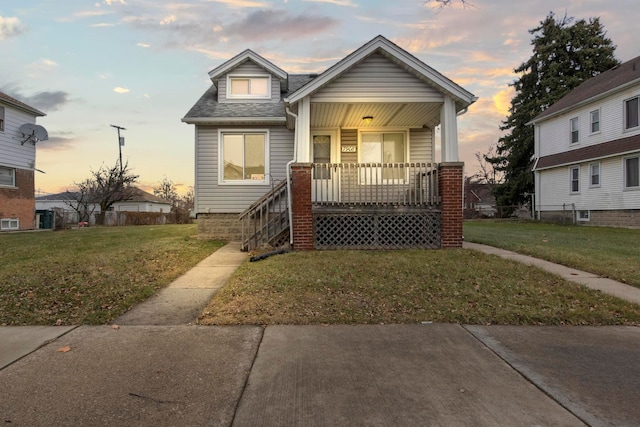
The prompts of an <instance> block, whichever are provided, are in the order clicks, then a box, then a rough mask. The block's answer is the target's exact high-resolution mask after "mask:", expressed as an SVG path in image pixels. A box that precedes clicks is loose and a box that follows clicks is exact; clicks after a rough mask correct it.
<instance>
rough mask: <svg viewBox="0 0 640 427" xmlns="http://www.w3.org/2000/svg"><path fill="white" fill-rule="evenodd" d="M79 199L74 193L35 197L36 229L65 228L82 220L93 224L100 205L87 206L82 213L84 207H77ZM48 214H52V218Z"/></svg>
mask: <svg viewBox="0 0 640 427" xmlns="http://www.w3.org/2000/svg"><path fill="white" fill-rule="evenodd" d="M79 197H80V196H79V193H77V192H74V191H64V192H62V193H57V194H47V195H46V196H38V197H36V228H46V229H48V228H55V224H58V227H67V226H69V225H71V224H73V225H77V224H78V223H79V222H80V221H83V220H84V221H88V222H89V223H90V224H95V215H96V214H99V213H100V205H96V204H88V205H87V206H86V212H84V207H82V206H78V202H77V200H78V199H79ZM78 210H80V213H82V215H80V214H79V212H78ZM50 212H54V214H53V217H52V216H51V214H49V213H50Z"/></svg>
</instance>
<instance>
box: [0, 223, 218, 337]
mask: <svg viewBox="0 0 640 427" xmlns="http://www.w3.org/2000/svg"><path fill="white" fill-rule="evenodd" d="M195 235H196V226H195V225H163V226H135V227H105V228H102V227H97V228H85V229H77V230H67V231H56V232H37V233H15V234H7V235H2V236H0V239H1V241H2V245H0V325H56V324H58V325H72V324H104V323H108V322H109V321H111V320H112V319H114V318H115V317H117V316H119V315H120V314H122V313H124V312H125V311H127V310H128V309H130V308H131V307H133V306H134V305H136V304H138V303H140V302H142V301H144V300H145V299H146V298H148V297H149V296H151V295H152V294H153V293H154V292H155V291H156V290H157V289H159V288H161V287H163V286H166V285H167V284H169V283H170V282H171V281H172V280H173V279H175V278H177V277H178V276H180V275H181V274H183V273H184V272H186V271H187V270H188V269H190V268H191V267H193V266H194V265H195V264H197V263H198V262H199V261H200V260H202V259H203V258H205V257H206V256H208V255H209V254H211V253H212V252H214V251H215V250H216V249H218V248H220V247H221V246H222V244H221V243H220V242H213V241H203V240H198V239H197V238H196V236H195Z"/></svg>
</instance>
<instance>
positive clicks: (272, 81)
mask: <svg viewBox="0 0 640 427" xmlns="http://www.w3.org/2000/svg"><path fill="white" fill-rule="evenodd" d="M258 76H261V77H269V95H268V96H266V97H261V98H247V97H236V98H229V97H228V96H227V94H228V92H227V85H228V80H229V77H258ZM218 102H220V103H234V102H235V103H246V102H258V103H260V102H267V103H268V102H280V79H278V78H277V77H275V76H273V75H271V74H269V73H267V71H266V70H265V69H264V68H262V67H260V66H259V65H257V64H256V63H255V62H252V61H247V62H244V63H242V64H240V65H238V66H237V67H235V68H234V69H232V70H230V71H229V73H227V74H225V75H224V76H221V77H220V78H219V79H218Z"/></svg>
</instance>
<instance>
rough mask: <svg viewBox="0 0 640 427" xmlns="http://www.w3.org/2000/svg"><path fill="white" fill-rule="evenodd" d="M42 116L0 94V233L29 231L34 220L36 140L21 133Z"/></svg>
mask: <svg viewBox="0 0 640 427" xmlns="http://www.w3.org/2000/svg"><path fill="white" fill-rule="evenodd" d="M44 115H45V114H44V113H43V112H41V111H38V110H36V109H35V108H33V107H31V106H29V105H27V104H25V103H23V102H20V101H18V100H17V99H15V98H12V97H10V96H8V95H6V94H4V93H2V92H0V231H12V230H30V229H33V228H34V222H35V221H34V220H35V209H34V208H35V202H34V196H35V187H34V171H35V163H36V142H37V141H38V139H36V138H33V137H30V136H28V135H25V134H24V133H23V132H22V131H21V127H22V126H24V125H31V126H35V123H36V118H37V117H42V116H44Z"/></svg>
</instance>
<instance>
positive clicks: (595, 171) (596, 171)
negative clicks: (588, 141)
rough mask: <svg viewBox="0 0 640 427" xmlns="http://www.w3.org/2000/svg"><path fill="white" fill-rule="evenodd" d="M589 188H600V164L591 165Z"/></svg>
mask: <svg viewBox="0 0 640 427" xmlns="http://www.w3.org/2000/svg"><path fill="white" fill-rule="evenodd" d="M589 187H591V188H595V187H600V163H591V164H590V165H589Z"/></svg>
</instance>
